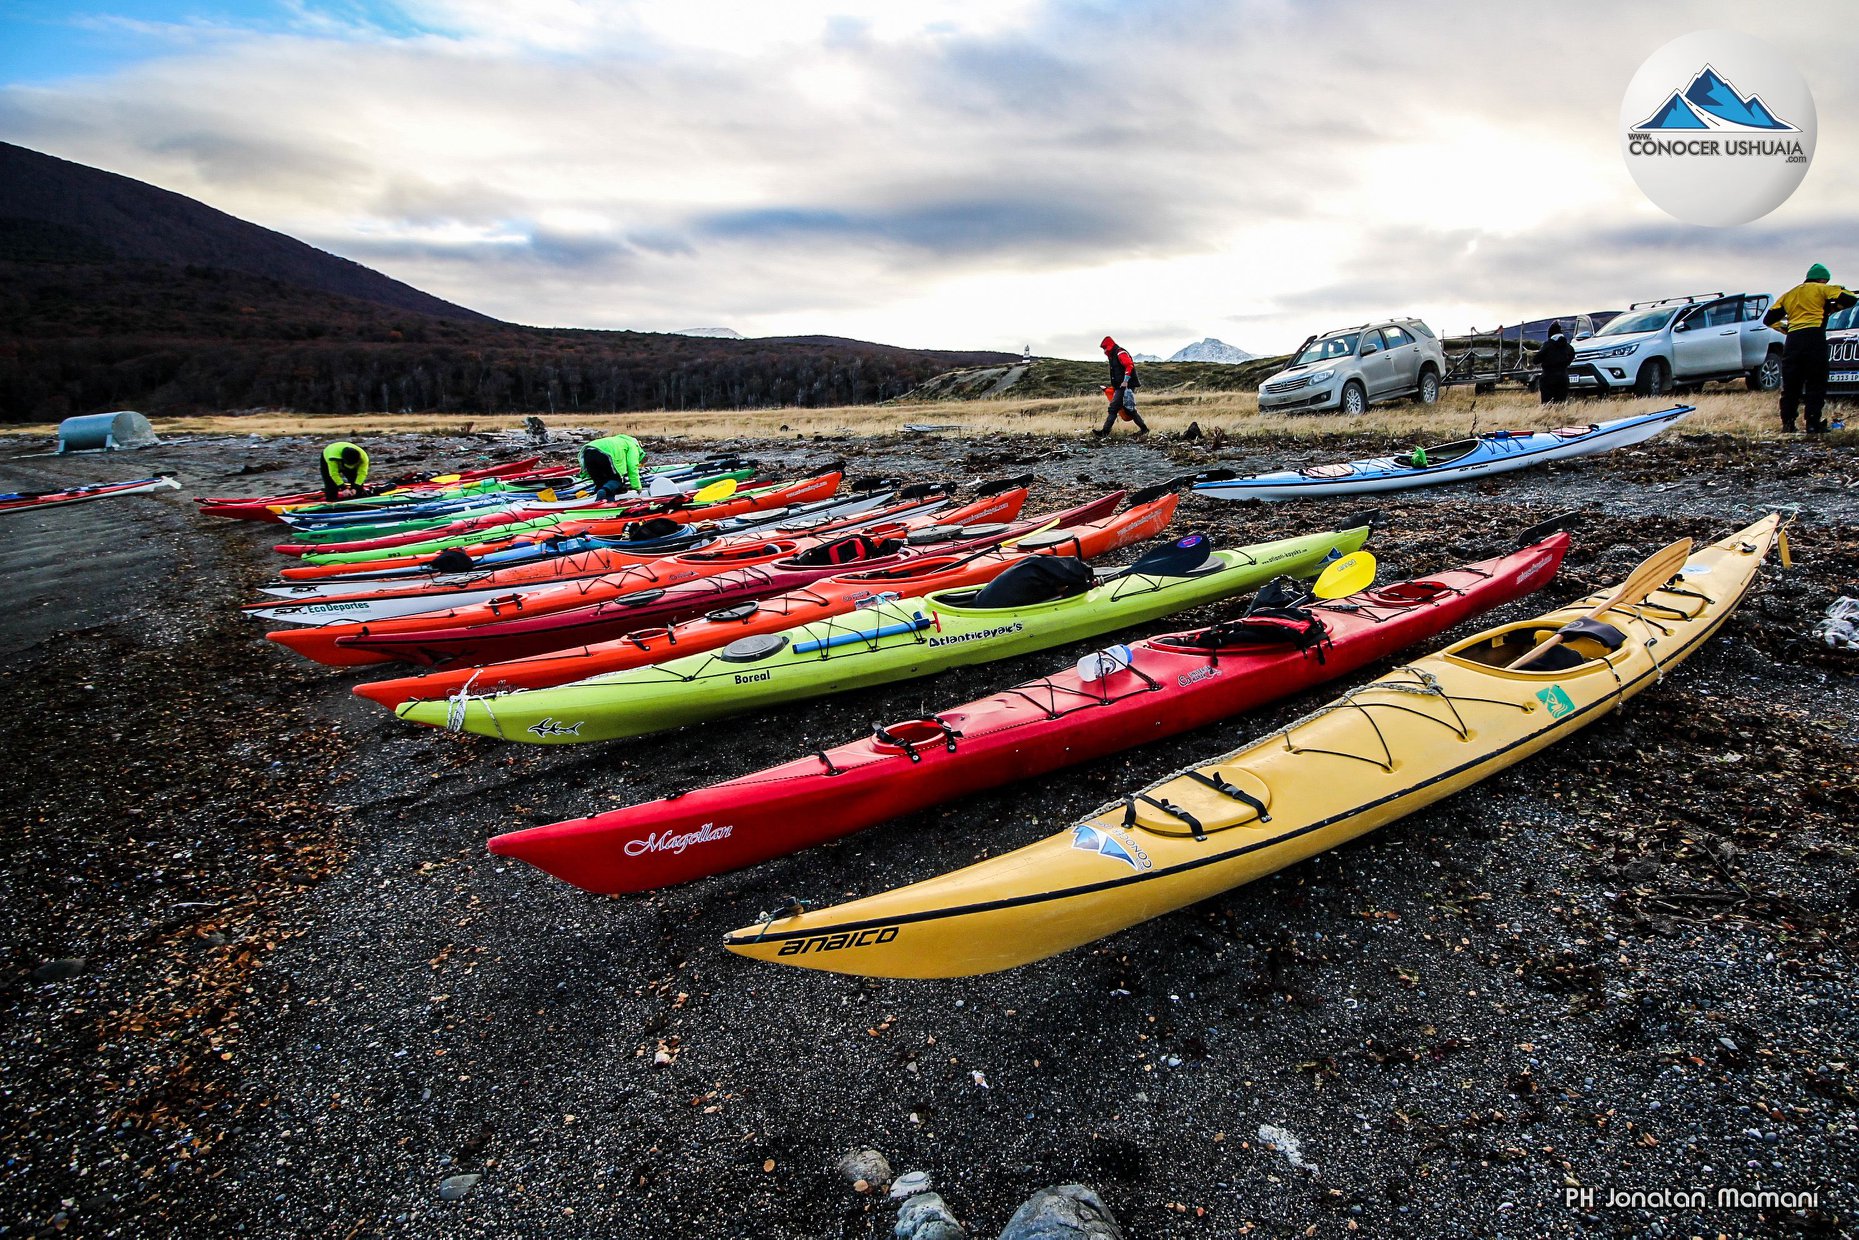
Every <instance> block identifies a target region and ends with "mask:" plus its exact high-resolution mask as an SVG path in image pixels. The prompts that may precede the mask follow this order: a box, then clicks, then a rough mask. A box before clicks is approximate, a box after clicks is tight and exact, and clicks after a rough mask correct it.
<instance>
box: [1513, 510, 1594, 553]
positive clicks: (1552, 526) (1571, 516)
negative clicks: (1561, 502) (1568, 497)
mask: <svg viewBox="0 0 1859 1240" xmlns="http://www.w3.org/2000/svg"><path fill="white" fill-rule="evenodd" d="M1581 520H1582V514H1581V513H1580V512H1577V511H1570V512H1565V513H1563V514H1562V515H1561V516H1559V517H1551V518H1549V520H1547V521H1539V522H1537V523H1536V524H1535V525H1532V526H1531V527H1530V528H1529V529H1527V530H1524V531H1523V532H1522V533H1520V534H1518V535H1517V545H1518V546H1519V547H1527V546H1529V545H1530V544H1531V543H1538V542H1541V541H1543V539H1545V538H1548V537H1549V536H1550V535H1551V534H1554V533H1558V532H1559V531H1562V530H1572V529H1574V528H1575V527H1576V526H1578V525H1580V524H1581Z"/></svg>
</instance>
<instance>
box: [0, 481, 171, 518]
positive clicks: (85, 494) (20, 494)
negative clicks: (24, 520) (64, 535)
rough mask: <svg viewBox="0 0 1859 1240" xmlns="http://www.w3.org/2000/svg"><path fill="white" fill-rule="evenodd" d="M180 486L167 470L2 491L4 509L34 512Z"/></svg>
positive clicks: (2, 508) (2, 510)
mask: <svg viewBox="0 0 1859 1240" xmlns="http://www.w3.org/2000/svg"><path fill="white" fill-rule="evenodd" d="M180 486H181V484H180V483H178V482H176V481H175V480H174V479H172V478H170V477H168V476H167V475H166V474H158V475H156V476H155V477H153V478H136V479H132V480H131V481H128V482H93V483H91V484H90V485H88V486H81V487H66V488H65V489H64V490H62V491H8V492H6V493H5V494H0V512H32V511H34V510H36V509H39V508H56V507H58V506H59V505H60V504H81V503H84V502H85V501H86V500H93V499H108V498H109V497H110V496H112V495H143V494H146V493H148V492H150V491H175V490H179V489H180Z"/></svg>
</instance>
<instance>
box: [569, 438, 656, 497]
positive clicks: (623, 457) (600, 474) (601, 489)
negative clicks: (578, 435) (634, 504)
mask: <svg viewBox="0 0 1859 1240" xmlns="http://www.w3.org/2000/svg"><path fill="white" fill-rule="evenodd" d="M644 460H645V453H644V452H643V451H642V450H641V449H640V447H639V441H638V440H637V439H634V438H633V437H632V436H631V435H608V436H607V437H606V438H604V439H596V440H593V441H592V442H590V443H587V444H584V445H583V446H582V448H581V472H582V473H584V474H586V475H587V476H588V480H589V481H591V482H592V483H593V484H594V493H595V494H596V495H598V496H600V498H601V499H614V498H616V497H617V496H619V495H621V494H622V493H624V492H626V491H637V490H638V489H639V466H640V463H641V462H643V461H644Z"/></svg>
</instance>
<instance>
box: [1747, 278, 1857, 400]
mask: <svg viewBox="0 0 1859 1240" xmlns="http://www.w3.org/2000/svg"><path fill="white" fill-rule="evenodd" d="M1855 300H1859V294H1854V293H1853V292H1852V290H1850V289H1844V288H1841V287H1840V286H1839V285H1837V284H1835V283H1833V277H1832V275H1831V274H1830V273H1829V272H1828V271H1827V269H1826V267H1824V266H1823V265H1821V264H1820V263H1815V264H1814V265H1813V266H1812V267H1809V268H1808V269H1807V279H1805V280H1803V281H1802V282H1801V283H1800V284H1797V285H1795V286H1794V287H1793V288H1791V289H1789V290H1788V291H1787V292H1786V293H1783V294H1782V295H1781V296H1780V297H1777V298H1776V299H1775V304H1774V305H1773V306H1770V307H1769V312H1768V313H1767V314H1765V315H1763V316H1762V321H1763V322H1764V323H1766V324H1768V325H1769V326H1770V327H1773V328H1776V329H1777V330H1779V331H1785V332H1787V333H1788V341H1787V343H1786V344H1785V345H1784V346H1783V347H1782V429H1783V430H1784V431H1792V430H1794V428H1795V421H1794V415H1795V410H1796V409H1797V408H1799V407H1800V406H1801V405H1803V404H1805V405H1806V406H1807V431H1808V434H1810V435H1818V434H1821V433H1822V432H1824V431H1825V430H1826V429H1827V423H1826V421H1825V419H1824V418H1823V417H1822V415H1821V410H1822V409H1823V408H1824V407H1825V405H1826V403H1827V316H1828V315H1830V314H1832V313H1833V312H1834V311H1835V310H1844V309H1845V308H1846V307H1848V306H1850V305H1852V304H1853V303H1854V302H1855Z"/></svg>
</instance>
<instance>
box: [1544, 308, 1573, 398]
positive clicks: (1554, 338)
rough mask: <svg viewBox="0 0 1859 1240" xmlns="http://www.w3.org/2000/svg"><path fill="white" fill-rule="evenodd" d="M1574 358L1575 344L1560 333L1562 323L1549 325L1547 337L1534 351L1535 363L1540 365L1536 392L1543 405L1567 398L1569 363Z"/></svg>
mask: <svg viewBox="0 0 1859 1240" xmlns="http://www.w3.org/2000/svg"><path fill="white" fill-rule="evenodd" d="M1574 360H1575V346H1574V345H1572V344H1570V343H1569V338H1568V337H1567V336H1565V335H1563V334H1562V324H1560V323H1551V324H1550V325H1549V339H1547V340H1545V341H1543V347H1542V348H1540V349H1538V350H1537V351H1536V364H1537V365H1538V366H1540V367H1542V371H1543V373H1542V377H1541V378H1540V379H1538V380H1537V384H1536V392H1537V395H1538V396H1540V397H1541V398H1542V402H1543V403H1544V404H1545V405H1559V404H1561V403H1562V402H1563V401H1565V400H1567V399H1568V398H1569V363H1571V362H1573V361H1574Z"/></svg>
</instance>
